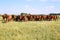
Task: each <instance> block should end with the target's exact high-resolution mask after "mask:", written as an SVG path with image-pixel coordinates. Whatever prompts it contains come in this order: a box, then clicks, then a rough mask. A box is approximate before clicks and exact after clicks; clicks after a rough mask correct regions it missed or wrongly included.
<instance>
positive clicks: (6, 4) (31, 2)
mask: <svg viewBox="0 0 60 40" xmlns="http://www.w3.org/2000/svg"><path fill="white" fill-rule="evenodd" d="M21 12H24V13H31V14H49V13H60V0H0V14H4V13H7V14H20V13H21Z"/></svg>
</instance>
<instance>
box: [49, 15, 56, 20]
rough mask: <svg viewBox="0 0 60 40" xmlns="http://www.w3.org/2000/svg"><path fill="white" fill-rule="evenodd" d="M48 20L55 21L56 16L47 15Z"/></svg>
mask: <svg viewBox="0 0 60 40" xmlns="http://www.w3.org/2000/svg"><path fill="white" fill-rule="evenodd" d="M48 19H49V20H57V16H56V15H49V16H48Z"/></svg>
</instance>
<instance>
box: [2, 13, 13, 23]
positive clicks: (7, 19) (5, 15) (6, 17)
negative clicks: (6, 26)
mask: <svg viewBox="0 0 60 40" xmlns="http://www.w3.org/2000/svg"><path fill="white" fill-rule="evenodd" d="M2 18H3V20H4V21H5V22H9V21H10V20H11V19H12V16H11V15H7V14H4V15H2Z"/></svg>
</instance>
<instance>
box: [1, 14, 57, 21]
mask: <svg viewBox="0 0 60 40" xmlns="http://www.w3.org/2000/svg"><path fill="white" fill-rule="evenodd" d="M57 18H58V17H57V15H31V14H29V15H8V14H4V15H2V19H3V20H4V21H5V22H9V21H10V20H13V21H43V20H44V21H45V20H47V21H51V20H57Z"/></svg>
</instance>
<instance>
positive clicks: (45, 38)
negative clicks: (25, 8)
mask: <svg viewBox="0 0 60 40" xmlns="http://www.w3.org/2000/svg"><path fill="white" fill-rule="evenodd" d="M1 20H2V18H1V17H0V40H60V19H59V20H57V21H27V22H15V21H11V22H8V23H2V21H1Z"/></svg>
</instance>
